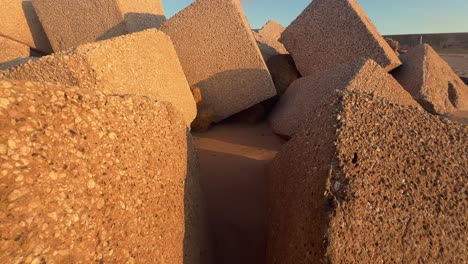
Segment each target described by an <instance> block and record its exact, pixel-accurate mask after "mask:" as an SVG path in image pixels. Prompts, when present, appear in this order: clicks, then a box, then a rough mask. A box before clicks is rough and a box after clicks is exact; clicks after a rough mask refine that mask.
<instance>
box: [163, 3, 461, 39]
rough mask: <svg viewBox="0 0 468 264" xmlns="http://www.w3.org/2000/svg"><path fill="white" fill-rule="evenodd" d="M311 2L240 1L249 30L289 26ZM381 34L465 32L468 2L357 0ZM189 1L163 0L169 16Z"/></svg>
mask: <svg viewBox="0 0 468 264" xmlns="http://www.w3.org/2000/svg"><path fill="white" fill-rule="evenodd" d="M310 2H311V0H242V5H243V7H244V11H245V14H246V15H247V19H248V20H249V22H250V25H251V27H252V28H261V27H262V26H263V24H265V23H266V22H267V21H268V20H270V19H274V20H276V21H278V22H279V23H281V24H283V25H284V26H287V25H289V23H291V21H292V20H294V19H295V18H296V17H297V16H298V15H299V14H300V13H301V11H302V10H303V9H304V8H305V7H306V6H307V5H308V4H309V3H310ZM358 2H359V4H360V5H361V6H362V8H363V9H364V11H366V13H367V15H368V16H369V17H370V18H371V20H372V21H373V22H374V23H375V25H376V26H377V28H378V29H379V31H380V33H381V34H411V33H445V32H468V0H358ZM190 3H192V0H163V4H164V9H165V11H166V16H167V17H170V16H172V15H173V14H175V13H176V12H178V11H179V10H181V9H183V8H184V7H186V6H188V5H189V4H190Z"/></svg>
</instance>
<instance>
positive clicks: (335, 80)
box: [270, 59, 420, 136]
mask: <svg viewBox="0 0 468 264" xmlns="http://www.w3.org/2000/svg"><path fill="white" fill-rule="evenodd" d="M335 90H351V91H355V90H357V91H366V92H369V93H372V94H374V95H375V96H378V97H383V98H384V99H386V100H387V101H389V102H391V103H395V104H400V105H406V106H413V107H415V108H419V109H420V106H419V104H418V103H417V102H416V101H415V100H414V99H413V97H411V95H410V94H409V93H408V92H407V91H406V90H405V89H404V88H403V87H401V85H400V84H399V83H398V82H397V81H396V80H395V79H394V78H393V77H392V76H391V75H390V74H388V73H387V72H386V71H385V70H384V69H382V67H380V66H379V65H378V64H377V63H376V62H374V61H373V60H370V59H361V60H358V61H357V62H355V63H354V64H344V65H340V66H338V67H337V68H336V69H335V70H332V71H329V72H327V73H325V74H324V75H323V77H321V78H317V77H315V76H307V77H303V78H300V79H298V80H296V81H294V82H293V83H292V84H291V86H290V87H289V88H288V90H287V91H286V93H285V94H284V95H283V96H282V97H281V99H280V101H279V103H278V104H277V105H276V107H275V109H274V110H273V113H272V114H271V116H270V124H271V125H272V128H273V131H274V132H275V133H277V134H280V135H284V136H292V135H293V134H294V133H295V132H296V131H297V129H298V127H299V126H300V125H301V124H302V123H303V122H305V120H306V119H307V118H308V117H309V116H310V114H311V113H312V111H313V110H315V109H317V108H322V107H324V105H326V104H328V103H329V102H327V101H326V100H325V98H327V96H329V95H330V94H332V93H334V91H335Z"/></svg>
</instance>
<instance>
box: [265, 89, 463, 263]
mask: <svg viewBox="0 0 468 264" xmlns="http://www.w3.org/2000/svg"><path fill="white" fill-rule="evenodd" d="M326 101H327V102H328V104H324V105H323V107H322V108H317V109H315V111H314V113H313V114H312V115H311V118H310V119H307V120H306V121H304V122H303V125H302V126H301V128H300V130H299V131H298V132H297V133H296V135H295V136H294V137H293V138H292V139H291V141H289V142H288V143H287V144H286V145H284V146H283V149H282V150H281V152H280V153H279V154H278V155H277V156H276V158H275V160H274V161H273V162H272V164H271V165H270V167H269V175H268V181H269V186H268V190H269V191H268V194H269V197H268V201H269V206H268V207H269V216H268V223H269V226H268V230H269V235H268V241H267V245H268V249H267V259H268V260H267V263H284V264H290V263H291V264H292V263H294V264H298V263H299V264H306V263H400V262H408V263H411V262H418V261H421V260H424V261H425V262H428V263H463V262H466V260H467V256H466V254H465V253H464V252H465V248H466V244H467V243H468V239H467V236H466V235H465V233H466V232H465V231H466V228H465V225H466V222H467V221H468V215H467V214H466V208H467V206H468V200H467V199H466V195H464V194H463V192H464V190H465V189H464V186H465V185H466V173H467V171H466V168H468V159H467V158H466V157H467V156H468V127H467V126H463V125H460V124H456V123H453V122H450V121H447V120H443V119H441V118H439V117H437V116H434V115H431V114H428V113H427V112H425V111H422V110H419V109H417V108H414V107H410V106H409V107H406V106H401V105H397V104H392V103H389V102H388V101H386V100H384V99H382V98H379V97H376V96H372V95H370V94H367V93H366V92H363V91H345V92H342V91H339V92H338V93H335V94H332V95H330V96H329V97H328V98H326ZM364 249H365V250H364Z"/></svg>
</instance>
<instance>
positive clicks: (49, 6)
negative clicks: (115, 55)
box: [33, 0, 165, 52]
mask: <svg viewBox="0 0 468 264" xmlns="http://www.w3.org/2000/svg"><path fill="white" fill-rule="evenodd" d="M33 5H34V9H35V10H36V12H37V14H38V16H39V19H40V21H41V23H42V25H43V27H44V30H45V32H46V33H47V36H48V38H49V41H50V44H51V45H52V48H53V50H54V51H55V52H57V51H61V50H66V49H69V48H73V47H77V46H79V45H82V44H86V43H91V42H95V41H99V40H105V39H109V38H113V37H116V36H120V35H124V34H127V33H132V32H136V31H141V30H144V29H148V28H153V27H154V28H157V27H159V26H160V24H161V22H162V21H164V20H165V17H164V10H163V8H162V4H161V1H160V0H157V1H148V0H139V1H130V0H100V1H98V0H92V1H74V0H33Z"/></svg>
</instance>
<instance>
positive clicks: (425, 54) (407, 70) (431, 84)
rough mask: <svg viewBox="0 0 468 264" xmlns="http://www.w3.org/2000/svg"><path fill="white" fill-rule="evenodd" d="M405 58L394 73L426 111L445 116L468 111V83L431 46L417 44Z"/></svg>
mask: <svg viewBox="0 0 468 264" xmlns="http://www.w3.org/2000/svg"><path fill="white" fill-rule="evenodd" d="M402 61H403V63H404V64H403V66H402V67H400V68H398V69H397V70H396V71H395V72H394V73H393V75H394V76H395V78H396V79H397V80H398V81H399V82H400V83H401V85H402V86H403V87H404V88H405V89H406V90H407V91H408V92H409V93H411V95H413V97H414V98H415V99H416V100H417V101H418V102H419V103H420V104H421V105H422V106H423V107H424V109H425V110H426V111H428V112H430V113H433V114H439V115H443V114H447V113H451V112H456V111H462V110H468V86H466V85H465V83H464V82H463V81H462V80H461V79H460V77H459V76H458V75H457V74H456V73H455V72H454V71H453V70H452V68H451V67H450V65H448V64H447V62H446V61H445V60H444V59H442V58H441V57H440V56H439V54H437V52H436V51H435V50H434V49H432V48H431V47H430V46H429V45H427V44H423V45H419V46H416V47H414V48H413V49H411V50H410V51H408V53H406V54H404V55H402Z"/></svg>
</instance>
